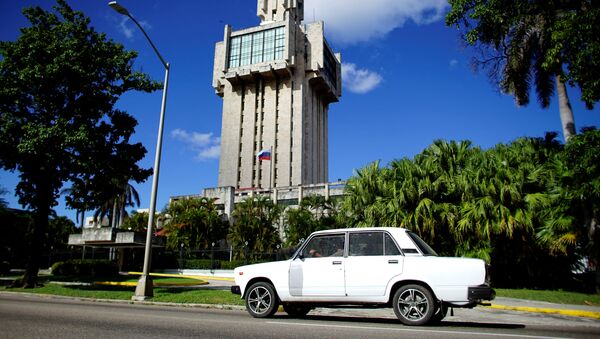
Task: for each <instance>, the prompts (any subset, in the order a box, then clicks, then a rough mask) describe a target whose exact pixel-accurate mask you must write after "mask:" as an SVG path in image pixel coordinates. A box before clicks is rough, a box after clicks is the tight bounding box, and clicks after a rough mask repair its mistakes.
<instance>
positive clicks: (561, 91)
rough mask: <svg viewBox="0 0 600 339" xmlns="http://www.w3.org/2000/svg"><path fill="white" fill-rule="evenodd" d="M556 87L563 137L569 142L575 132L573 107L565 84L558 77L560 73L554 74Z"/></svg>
mask: <svg viewBox="0 0 600 339" xmlns="http://www.w3.org/2000/svg"><path fill="white" fill-rule="evenodd" d="M556 89H557V92H558V109H559V111H560V122H561V124H562V129H563V137H564V139H565V143H567V142H569V139H571V137H572V136H574V135H575V134H577V132H576V130H575V118H573V109H572V108H571V102H570V101H569V96H568V94H567V86H565V83H564V82H562V80H561V79H560V75H556Z"/></svg>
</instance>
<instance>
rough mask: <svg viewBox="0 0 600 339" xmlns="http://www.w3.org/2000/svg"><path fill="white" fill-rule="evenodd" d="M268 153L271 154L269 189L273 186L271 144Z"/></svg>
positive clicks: (273, 156) (273, 157)
mask: <svg viewBox="0 0 600 339" xmlns="http://www.w3.org/2000/svg"><path fill="white" fill-rule="evenodd" d="M269 154H270V155H271V163H270V164H269V190H271V188H272V186H273V163H274V162H275V160H274V159H275V154H273V146H271V147H269Z"/></svg>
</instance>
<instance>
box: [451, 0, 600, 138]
mask: <svg viewBox="0 0 600 339" xmlns="http://www.w3.org/2000/svg"><path fill="white" fill-rule="evenodd" d="M450 5H451V7H452V8H451V10H450V12H449V13H448V14H447V16H446V24H447V25H455V26H457V27H459V28H464V29H465V30H466V32H465V33H464V38H465V40H466V41H467V42H468V43H469V44H471V45H475V46H476V47H477V48H479V51H480V53H481V56H480V57H479V58H478V60H476V61H475V65H476V67H482V68H485V69H487V70H488V75H489V76H490V78H491V79H492V81H494V82H496V83H497V84H498V85H499V88H500V89H501V90H502V91H503V92H505V93H510V94H512V95H513V96H514V98H515V101H516V103H517V104H518V105H527V104H528V103H529V93H530V90H531V88H532V87H534V88H535V92H536V94H537V98H538V101H539V103H540V105H541V106H542V107H543V108H547V107H548V106H549V104H550V99H551V98H552V96H553V94H554V93H555V90H556V93H557V96H558V100H559V111H560V119H561V124H562V130H563V136H564V139H565V141H568V140H569V139H570V138H571V137H572V136H573V135H575V134H576V130H575V122H574V118H573V110H572V108H571V104H570V101H569V97H568V94H567V90H566V84H565V81H566V80H569V83H570V84H574V83H577V84H578V85H579V86H580V87H581V88H582V91H584V92H586V93H587V94H586V95H582V99H584V101H585V102H586V104H587V106H588V107H591V106H592V104H593V102H595V101H596V100H597V98H596V97H595V96H594V95H590V93H589V92H590V91H591V92H593V91H597V90H596V88H597V86H596V85H595V83H596V82H597V81H595V78H594V77H593V76H589V75H588V73H589V74H592V75H593V74H596V73H597V70H596V68H597V62H593V61H591V60H594V59H597V58H596V57H595V56H594V55H593V53H594V52H591V51H590V50H591V49H593V48H594V47H591V46H596V43H595V40H596V39H597V37H595V36H593V34H582V33H581V31H582V30H584V27H585V30H587V32H596V31H597V27H596V28H595V29H592V28H590V27H587V26H597V25H594V24H592V23H590V22H587V21H586V20H596V21H597V19H596V16H597V14H596V13H597V12H594V13H593V12H592V11H590V10H589V8H587V7H589V6H590V5H589V3H588V2H587V1H581V2H579V1H571V2H569V1H525V0H518V1H509V2H506V1H476V0H460V1H458V0H450ZM578 16H579V17H583V16H585V17H586V18H587V19H586V20H584V22H577V19H576V18H577V17H578ZM573 18H575V19H573ZM581 25H583V26H581ZM580 26H581V27H580ZM579 36H583V37H581V38H579ZM588 46H589V47H588ZM590 54H592V55H590ZM582 67H583V69H582ZM586 68H588V69H586ZM590 78H591V79H593V80H592V81H590V80H589V79H590Z"/></svg>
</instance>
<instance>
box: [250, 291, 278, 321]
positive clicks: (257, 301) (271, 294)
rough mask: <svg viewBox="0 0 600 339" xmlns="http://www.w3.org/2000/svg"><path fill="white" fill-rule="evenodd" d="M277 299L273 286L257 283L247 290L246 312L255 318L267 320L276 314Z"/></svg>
mask: <svg viewBox="0 0 600 339" xmlns="http://www.w3.org/2000/svg"><path fill="white" fill-rule="evenodd" d="M278 307H279V299H278V298H277V293H275V288H274V287H273V285H271V284H269V283H267V282H257V283H254V284H252V285H251V286H250V288H248V293H247V294H246V310H247V311H248V313H250V315H251V316H253V317H255V318H267V317H270V316H272V315H273V314H275V312H277V308H278Z"/></svg>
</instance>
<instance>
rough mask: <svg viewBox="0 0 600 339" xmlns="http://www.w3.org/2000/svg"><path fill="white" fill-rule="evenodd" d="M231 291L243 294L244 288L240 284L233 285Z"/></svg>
mask: <svg viewBox="0 0 600 339" xmlns="http://www.w3.org/2000/svg"><path fill="white" fill-rule="evenodd" d="M231 293H233V294H238V295H242V290H241V289H240V287H239V286H231Z"/></svg>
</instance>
